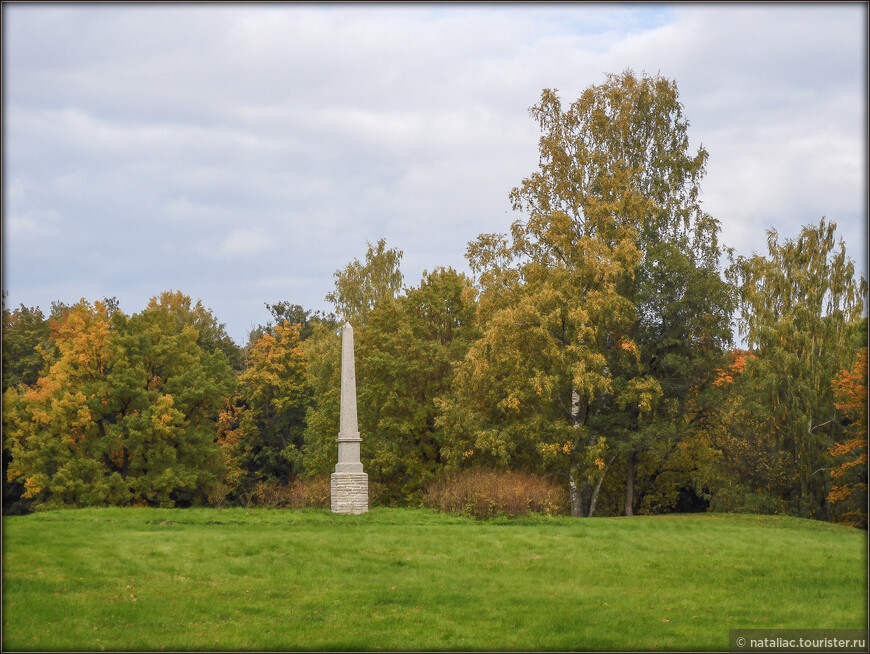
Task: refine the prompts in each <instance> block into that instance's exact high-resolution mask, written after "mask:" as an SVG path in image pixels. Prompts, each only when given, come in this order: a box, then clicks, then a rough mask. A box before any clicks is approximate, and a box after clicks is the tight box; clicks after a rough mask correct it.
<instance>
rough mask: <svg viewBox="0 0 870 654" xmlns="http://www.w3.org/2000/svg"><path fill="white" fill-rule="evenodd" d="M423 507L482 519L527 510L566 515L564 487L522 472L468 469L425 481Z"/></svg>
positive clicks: (525, 511) (550, 480)
mask: <svg viewBox="0 0 870 654" xmlns="http://www.w3.org/2000/svg"><path fill="white" fill-rule="evenodd" d="M423 504H424V506H426V507H428V508H431V509H438V510H440V511H447V512H450V513H459V514H462V515H467V516H470V517H474V518H478V519H484V518H491V517H494V516H497V515H505V516H509V517H517V516H521V515H527V514H529V513H541V514H544V515H567V514H568V513H569V503H568V492H567V489H566V488H565V487H564V486H563V485H561V484H559V483H558V482H557V481H555V480H554V479H552V478H546V477H539V476H537V475H532V474H529V473H526V472H520V471H506V472H500V471H495V470H485V469H477V470H469V471H465V472H461V473H459V474H455V475H452V476H449V477H444V478H442V479H439V480H437V481H435V482H433V483H432V484H429V485H428V486H427V487H426V489H425V492H424V496H423Z"/></svg>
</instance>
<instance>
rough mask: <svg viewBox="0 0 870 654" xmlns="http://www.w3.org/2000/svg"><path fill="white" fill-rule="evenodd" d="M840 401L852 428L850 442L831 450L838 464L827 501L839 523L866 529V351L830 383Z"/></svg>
mask: <svg viewBox="0 0 870 654" xmlns="http://www.w3.org/2000/svg"><path fill="white" fill-rule="evenodd" d="M831 386H832V387H833V389H834V395H835V397H836V399H837V401H836V403H835V406H836V407H837V409H839V410H840V411H842V412H843V414H844V415H845V417H846V419H847V420H848V421H849V425H848V427H847V430H846V435H847V439H846V440H843V441H841V442H838V443H837V444H836V445H834V446H833V447H832V448H831V449H830V454H831V456H833V457H834V459H835V461H838V463H837V465H835V466H834V467H833V468H832V469H831V477H832V478H833V479H834V480H835V485H834V486H833V487H832V488H831V492H830V493H828V501H829V502H830V503H831V504H836V505H838V508H840V507H842V509H841V512H840V513H841V517H840V520H841V521H842V522H845V523H846V524H852V525H855V526H858V527H863V528H865V529H866V528H867V348H864V349H863V350H861V351H860V352H859V353H858V355H857V356H856V357H855V364H854V365H853V366H852V368H851V369H845V370H842V371H840V373H839V374H838V375H837V376H836V377H835V378H834V380H833V381H832V382H831Z"/></svg>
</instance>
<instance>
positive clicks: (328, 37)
mask: <svg viewBox="0 0 870 654" xmlns="http://www.w3.org/2000/svg"><path fill="white" fill-rule="evenodd" d="M3 14H4V16H3V17H4V30H5V31H4V40H5V41H6V43H5V44H4V47H5V51H4V86H5V88H4V107H3V110H4V120H5V122H6V132H5V133H4V137H5V138H4V144H3V148H4V156H5V164H6V170H5V171H4V172H5V173H7V174H6V179H7V180H11V181H9V182H7V184H8V185H7V187H6V188H4V196H5V197H6V198H7V199H6V205H5V206H4V217H3V220H4V236H7V235H8V236H9V239H4V248H6V251H5V252H4V255H5V254H8V253H9V252H11V250H9V247H10V246H9V244H8V243H6V242H5V241H6V240H12V241H13V242H19V243H20V242H21V239H23V238H24V237H25V235H27V234H32V235H33V236H36V234H37V232H36V231H35V230H36V229H37V228H41V229H43V230H45V229H47V228H49V227H51V228H54V229H56V230H57V235H58V236H59V237H60V239H59V240H61V241H64V244H65V245H66V246H67V247H66V248H63V247H55V246H54V245H53V243H52V242H51V240H50V238H46V239H44V240H43V242H41V243H40V244H39V246H38V247H36V248H31V249H29V250H26V251H25V250H20V251H16V252H15V256H14V257H7V256H4V267H5V268H6V269H7V270H6V271H4V272H7V271H8V272H9V273H10V275H9V276H8V279H9V280H10V283H11V286H10V291H11V292H12V295H13V296H14V297H21V298H22V300H25V301H27V302H31V303H34V302H35V303H40V304H43V305H45V306H48V304H50V301H51V300H52V299H65V298H55V297H51V296H46V295H44V294H45V293H47V292H49V291H50V289H51V288H52V286H51V283H50V282H48V281H46V279H49V278H51V279H55V280H56V279H57V278H58V274H59V273H58V271H59V270H65V271H68V273H67V276H68V278H70V279H76V280H78V281H77V282H76V284H78V286H80V287H81V288H82V289H85V288H88V289H102V288H109V286H111V285H112V284H115V285H116V287H115V288H109V290H108V291H107V293H109V294H111V295H118V297H119V298H121V299H122V300H123V299H124V298H125V297H128V298H131V300H130V301H135V300H136V299H137V298H140V297H144V300H147V298H148V297H150V296H151V295H154V294H157V293H159V292H160V291H162V290H166V288H180V289H181V290H183V291H185V292H188V293H190V294H192V295H195V294H197V293H199V294H200V296H201V297H203V301H204V302H206V303H208V302H212V305H211V306H213V307H214V309H215V311H216V313H217V314H218V317H219V318H220V319H221V320H224V321H226V322H227V323H228V326H229V327H230V332H231V334H232V335H233V336H234V337H235V338H237V339H239V340H241V339H242V338H244V336H245V334H246V331H247V329H248V328H250V327H251V326H252V325H251V320H252V319H251V317H250V316H251V315H262V302H264V301H270V302H274V301H278V300H280V299H287V300H290V301H293V302H297V303H299V304H303V305H305V306H306V307H310V308H324V303H323V296H324V295H325V294H326V293H327V292H328V291H329V290H330V289H331V287H332V283H333V279H332V273H333V272H334V271H335V270H336V269H338V268H340V267H343V266H344V265H345V264H346V263H347V262H348V261H350V260H351V259H353V258H354V257H357V258H360V257H362V256H364V254H365V242H366V241H372V242H373V241H376V240H377V239H378V238H380V237H382V236H383V237H386V238H387V241H388V244H389V245H390V246H392V247H398V248H400V249H402V250H404V252H405V257H404V269H405V274H406V281H407V282H408V283H409V284H416V283H417V282H418V280H419V275H420V274H421V273H422V270H423V269H424V268H426V269H429V270H431V269H433V268H435V267H436V266H438V265H453V266H454V267H461V266H462V265H463V263H464V262H463V254H464V251H465V246H466V243H467V242H468V241H469V240H471V239H473V238H475V237H476V236H477V234H479V233H480V232H492V231H506V230H507V229H508V228H509V226H510V222H511V221H512V220H513V219H514V218H515V216H513V215H512V214H511V212H510V208H509V203H508V198H507V196H508V193H509V191H510V189H511V188H512V187H513V186H516V185H518V184H519V183H520V182H521V180H522V178H523V177H524V176H526V175H528V174H530V173H531V172H533V171H534V169H535V168H536V166H537V157H538V153H537V139H538V130H537V126H536V125H535V124H534V122H533V121H532V120H531V119H530V117H529V116H528V112H527V108H528V107H529V106H530V105H532V104H534V103H535V102H536V101H537V100H538V99H539V97H540V92H541V89H542V88H545V87H553V88H558V89H560V95H561V97H562V99H563V101H564V102H566V103H567V102H570V101H572V100H573V99H575V98H576V97H577V96H578V94H579V93H580V92H581V91H582V90H583V89H584V88H586V87H588V86H589V85H591V84H596V83H600V82H601V81H603V79H604V73H606V72H620V71H622V70H623V69H625V68H632V69H634V70H635V71H638V72H640V71H646V72H648V73H656V72H659V71H660V72H661V73H662V74H663V75H665V76H666V77H670V78H672V79H675V80H676V81H677V83H678V85H679V89H680V93H681V100H682V101H683V103H684V105H685V109H686V116H687V118H688V119H689V121H690V123H691V132H690V135H691V138H692V143H693V145H694V146H697V145H699V144H700V143H702V142H703V144H704V145H705V147H707V149H708V150H709V152H710V163H709V169H708V175H707V178H706V179H705V180H704V183H703V185H702V188H703V193H704V196H703V197H704V201H705V207H706V208H707V210H708V211H710V212H711V213H712V214H713V215H714V216H716V217H718V218H720V219H721V220H722V223H723V241H725V243H726V244H727V245H734V246H735V247H738V248H739V249H746V248H753V247H756V246H757V244H761V246H762V247H763V244H764V229H765V228H766V227H769V226H776V227H777V228H778V229H780V232H781V234H782V235H783V236H792V235H795V234H796V233H797V230H798V229H799V227H800V225H803V224H806V223H808V222H817V220H818V218H820V217H821V215H827V216H828V217H829V218H831V219H834V220H838V222H839V223H840V225H841V229H842V231H843V232H844V234H845V233H847V234H850V235H852V236H850V239H854V238H856V237H855V236H854V234H856V233H860V231H861V230H862V229H863V225H864V223H865V221H866V168H867V166H866V150H867V136H866V128H865V126H866V120H867V111H866V81H865V68H864V61H865V60H866V55H867V43H866V33H865V29H864V25H865V24H866V17H867V12H866V7H863V8H862V7H860V6H858V5H855V6H834V7H827V6H826V5H794V6H752V5H749V6H743V5H733V6H732V5H715V6H712V7H707V6H704V5H697V6H696V5H691V4H689V5H679V4H677V5H626V6H610V5H586V4H577V5H572V4H566V5H558V6H555V5H545V4H542V5H540V6H538V5H494V6H489V5H469V6H465V5H445V6H441V5H432V6H430V5H413V6H407V5H400V6H397V7H393V6H379V5H373V6H370V5H360V6H355V5H336V6H331V5H293V4H291V5H284V4H274V5H269V4H266V5H256V4H252V5H250V6H249V5H235V4H230V5H181V4H180V5H172V4H170V5H160V4H156V5H135V4H134V5H109V6H105V5H103V6H101V5H93V6H91V5H52V4H47V5H33V6H28V5H8V4H7V5H4V7H3ZM15 180H18V181H15ZM22 180H24V181H26V184H24V182H23V181H22ZM28 230H29V231H28ZM49 235H50V233H49ZM71 245H72V247H70V246H71ZM849 246H850V253H851V254H852V256H853V257H854V258H856V259H861V260H863V261H864V262H866V254H865V252H864V251H863V250H859V249H858V248H856V250H854V251H853V250H852V249H851V242H850V243H849ZM13 247H14V246H13ZM861 247H862V248H863V243H862V246H861ZM756 249H757V247H756ZM82 252H86V253H93V254H92V255H90V259H88V260H87V262H86V263H82V256H81V253H82ZM7 259H9V261H7ZM865 265H866V264H865ZM101 266H102V269H103V270H105V269H107V268H108V269H111V270H112V274H111V276H110V277H107V276H106V275H105V273H95V272H94V271H96V270H98V269H100V267H101ZM41 270H45V271H47V272H45V273H44V275H43V273H41V272H38V271H41ZM6 279H7V276H5V275H4V280H6ZM264 280H297V282H298V280H304V281H303V282H301V283H296V282H294V283H291V282H290V281H287V283H286V284H285V283H282V282H275V283H274V284H273V283H271V282H270V283H266V281H264ZM4 284H6V282H5V281H4ZM58 288H59V292H60V290H61V289H60V287H58ZM67 288H76V285H75V284H73V285H72V286H71V287H70V286H64V287H63V289H67ZM47 289H48V290H47ZM252 289H256V290H255V291H254V290H252ZM282 289H283V290H282ZM64 292H66V291H64ZM256 292H260V293H263V294H266V293H268V294H269V296H268V297H249V296H251V295H252V294H255V293H256ZM282 292H285V293H286V294H287V295H286V296H281V295H280V293H282ZM40 294H41V295H40ZM276 294H278V296H277V297H276ZM37 296H38V297H37ZM14 297H13V298H11V299H13V301H14ZM79 297H80V295H79ZM31 298H33V299H31ZM66 299H68V298H66ZM73 299H78V297H76V298H73ZM137 309H138V307H129V308H128V310H133V311H135V310H137ZM221 310H225V311H226V312H227V313H226V314H225V315H221V313H220V311H221ZM257 320H265V316H264V317H263V318H261V319H257Z"/></svg>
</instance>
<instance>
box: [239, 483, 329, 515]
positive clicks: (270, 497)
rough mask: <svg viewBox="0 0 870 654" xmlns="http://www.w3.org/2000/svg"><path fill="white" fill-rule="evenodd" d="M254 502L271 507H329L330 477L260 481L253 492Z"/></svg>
mask: <svg viewBox="0 0 870 654" xmlns="http://www.w3.org/2000/svg"><path fill="white" fill-rule="evenodd" d="M251 501H252V503H254V504H256V505H258V506H265V507H268V508H270V509H302V508H312V509H325V508H329V477H315V478H313V479H297V480H296V481H294V482H292V483H290V484H281V483H280V482H278V481H277V480H272V481H267V482H260V483H259V484H257V485H256V486H255V487H254V490H253V491H252V493H251Z"/></svg>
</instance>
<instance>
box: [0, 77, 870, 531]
mask: <svg viewBox="0 0 870 654" xmlns="http://www.w3.org/2000/svg"><path fill="white" fill-rule="evenodd" d="M682 109H683V108H682V105H681V104H680V102H679V97H678V91H677V86H676V83H675V82H673V81H671V80H668V79H665V78H662V77H661V76H655V77H650V76H646V75H641V76H636V75H635V74H634V73H633V72H631V71H625V72H624V73H621V74H618V75H608V76H607V78H606V80H605V82H604V83H602V84H599V85H593V86H591V87H589V88H588V89H586V90H585V91H584V92H583V94H582V95H581V96H580V98H579V99H577V100H576V101H574V102H573V103H571V104H570V105H568V106H567V107H563V105H562V102H561V100H560V99H559V97H558V94H557V93H556V92H555V91H553V90H544V91H543V93H542V95H541V99H540V102H539V103H538V104H536V105H535V106H534V107H532V109H531V115H532V117H533V118H534V119H535V120H536V121H537V122H538V124H539V126H540V130H541V137H540V141H539V155H540V163H539V167H538V169H537V170H536V171H534V172H532V173H531V174H530V175H529V176H528V177H526V178H525V179H523V180H522V181H521V183H520V184H519V185H518V186H517V187H516V188H514V189H513V190H512V191H511V194H510V197H511V200H512V203H513V206H514V209H515V210H516V211H517V212H518V214H519V215H520V217H519V218H518V219H517V220H515V221H514V222H513V224H511V225H510V229H509V231H507V232H506V233H503V234H481V235H480V236H479V237H478V238H477V239H476V240H474V241H472V242H471V243H469V246H468V249H467V252H466V257H467V261H468V265H469V269H470V271H471V275H470V276H469V275H466V274H463V273H459V272H456V271H455V270H453V269H450V268H437V269H435V270H433V271H431V272H428V271H427V272H424V274H423V277H422V279H421V280H420V281H419V283H418V284H417V285H416V286H405V285H404V277H403V275H402V272H401V258H402V252H401V251H400V250H398V249H395V248H390V247H387V244H386V242H385V241H384V240H383V239H382V240H380V241H378V242H377V243H376V244H374V245H373V244H369V245H368V250H367V252H366V254H365V257H364V261H360V260H356V259H355V260H354V261H353V262H351V263H350V264H348V265H347V266H346V267H345V268H344V269H342V270H339V271H337V272H336V274H335V287H334V290H333V291H332V292H331V293H330V294H329V295H328V296H327V298H326V299H327V300H328V301H329V302H330V303H331V304H332V305H333V306H334V308H335V313H331V314H324V313H320V312H312V311H309V310H306V309H305V308H304V307H301V306H299V305H295V304H292V303H291V302H288V301H281V302H278V303H276V304H267V305H266V306H267V308H268V309H269V311H270V313H271V320H270V321H269V322H268V323H267V324H265V325H261V326H259V327H258V328H256V329H254V330H253V331H252V333H251V334H250V337H249V340H248V343H247V344H246V345H245V346H243V347H239V346H238V345H237V344H235V343H234V342H233V341H232V339H230V338H229V337H228V336H227V334H226V331H225V328H224V326H223V325H222V324H221V323H220V322H219V321H218V319H217V318H216V317H215V316H214V315H213V314H212V312H211V311H210V310H208V309H206V308H205V307H203V306H202V304H201V302H196V303H193V301H192V300H191V299H190V298H189V297H187V296H186V295H184V294H183V293H181V292H173V291H169V292H165V293H162V294H161V295H159V296H157V297H155V298H153V299H152V300H151V301H150V302H149V304H148V306H147V307H146V308H145V309H144V310H143V311H141V312H140V313H137V314H132V315H127V314H125V313H124V312H123V311H122V310H121V308H120V307H119V306H118V303H117V302H116V301H114V300H111V299H108V300H103V301H94V302H89V301H86V300H82V301H81V302H79V303H77V304H75V305H72V306H66V305H63V304H60V303H57V304H55V305H53V306H52V308H51V311H50V313H49V315H48V316H45V315H44V314H43V313H42V311H41V310H40V309H38V308H27V307H25V306H23V305H22V306H20V307H19V308H17V309H14V310H9V309H7V308H6V307H5V305H4V308H3V465H4V509H6V510H8V511H25V510H33V509H42V508H52V507H65V506H88V505H141V506H187V505H192V504H198V503H205V502H207V501H209V499H210V498H214V497H215V496H218V495H219V496H221V497H224V496H226V497H228V498H229V499H230V501H232V500H233V499H238V498H241V497H243V496H244V494H246V493H250V492H251V491H252V489H253V488H255V487H257V485H262V484H264V483H279V484H287V483H290V482H294V481H296V480H305V479H314V478H321V477H323V476H324V475H328V474H329V473H330V472H331V471H332V468H333V466H334V463H335V456H336V445H335V437H336V434H337V433H338V422H339V389H340V385H339V374H340V339H339V338H338V329H339V326H340V322H341V321H343V320H349V321H351V323H352V324H353V326H354V330H355V335H356V370H357V388H358V406H359V423H360V430H361V432H362V433H363V442H362V459H363V462H364V465H365V468H366V472H367V473H368V474H369V477H370V480H371V483H372V494H373V497H372V500H373V502H375V503H380V504H386V505H414V504H418V503H419V502H420V501H421V497H422V494H423V492H424V490H425V488H426V487H427V486H428V485H430V484H433V483H435V482H439V481H441V480H443V479H444V478H445V477H446V476H447V475H450V474H451V473H454V472H456V471H462V470H472V469H493V470H522V471H524V472H526V473H532V474H535V475H539V476H547V477H552V478H555V479H559V480H561V481H562V483H564V485H565V487H566V488H567V489H568V490H569V495H570V503H571V513H572V515H575V516H592V515H620V514H624V515H634V514H637V513H659V512H668V511H673V510H679V509H685V508H703V507H709V508H710V509H712V510H717V511H750V512H762V513H787V514H792V515H798V516H804V517H812V518H817V519H825V520H838V521H842V522H848V523H850V524H855V525H859V526H864V527H866V519H867V517H866V516H867V506H866V499H867V494H866V492H867V486H866V484H867V408H866V380H867V373H866V357H867V355H866V342H867V325H866V318H864V317H863V312H864V298H865V296H866V292H867V287H866V281H865V280H864V279H863V278H861V277H859V276H856V273H855V270H854V265H853V263H852V261H851V260H850V259H849V258H848V257H847V255H846V250H845V245H844V244H843V242H842V240H841V239H838V238H837V237H836V225H835V223H833V222H831V221H828V220H826V219H824V218H822V219H821V220H820V221H819V223H818V224H816V225H808V226H805V227H804V228H802V229H801V231H800V233H799V234H797V235H794V236H793V237H792V238H786V239H785V240H781V239H780V236H779V235H778V234H777V233H776V232H774V231H769V232H768V233H767V254H766V255H765V254H754V255H752V256H750V257H741V256H735V255H734V253H733V252H732V251H731V250H729V249H727V248H725V247H724V246H722V245H721V244H720V242H719V232H720V223H719V221H718V220H716V219H715V218H713V217H712V216H710V215H709V214H707V213H706V212H705V211H704V210H703V208H702V206H701V203H700V201H699V194H700V182H701V180H702V179H703V176H704V173H705V167H706V162H707V157H708V154H707V152H706V150H705V149H704V148H703V147H700V148H698V149H697V150H696V151H692V150H691V149H690V147H689V142H688V136H687V127H688V122H687V120H686V119H685V118H684V117H683V113H682ZM723 260H724V261H727V265H725V266H724V269H723V267H722V264H721V262H722V261H723ZM734 327H736V333H735V330H734ZM737 336H740V337H742V338H743V339H745V343H746V349H738V348H735V346H734V343H735V341H736V340H737V338H736V337H737Z"/></svg>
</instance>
